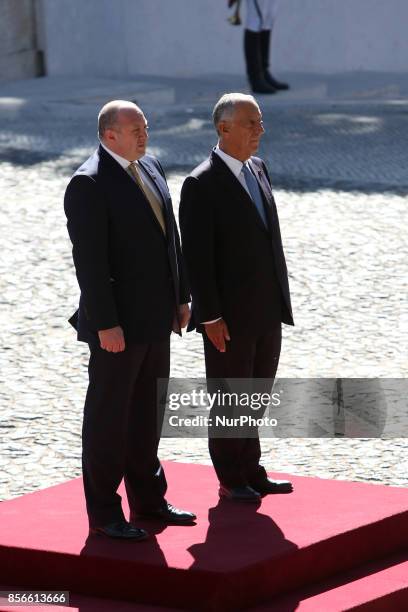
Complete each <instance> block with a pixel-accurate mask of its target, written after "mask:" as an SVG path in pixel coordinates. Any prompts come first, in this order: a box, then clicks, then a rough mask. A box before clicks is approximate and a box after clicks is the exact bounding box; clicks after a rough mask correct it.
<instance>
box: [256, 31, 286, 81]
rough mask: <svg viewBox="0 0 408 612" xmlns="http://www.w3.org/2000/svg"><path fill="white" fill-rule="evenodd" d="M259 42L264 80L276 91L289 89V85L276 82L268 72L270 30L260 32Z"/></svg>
mask: <svg viewBox="0 0 408 612" xmlns="http://www.w3.org/2000/svg"><path fill="white" fill-rule="evenodd" d="M260 40H261V58H262V60H261V61H262V72H263V78H264V80H265V81H266V82H267V83H268V84H269V85H271V86H272V87H274V88H275V90H276V89H281V90H284V89H289V85H288V84H287V83H282V82H281V81H277V80H276V79H275V78H274V77H273V76H272V75H271V73H270V72H269V49H270V42H271V30H262V31H261V32H260Z"/></svg>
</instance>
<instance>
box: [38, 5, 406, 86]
mask: <svg viewBox="0 0 408 612" xmlns="http://www.w3.org/2000/svg"><path fill="white" fill-rule="evenodd" d="M42 5H43V9H44V30H45V38H46V41H47V49H46V51H47V69H48V74H50V75H75V76H81V75H82V76H86V75H92V76H113V77H119V78H126V77H129V76H137V75H141V74H150V75H160V76H185V77H188V76H200V75H205V74H214V73H220V74H241V73H242V72H243V70H244V63H243V53H242V28H241V27H233V26H231V25H229V24H228V23H227V17H228V10H227V0H42ZM243 14H245V1H244V2H243ZM61 15H63V17H64V18H63V19H61ZM407 23H408V1H407V0H281V5H280V12H279V15H278V22H277V26H276V32H275V34H274V41H273V43H274V44H273V50H272V53H273V58H274V61H273V65H274V68H276V70H277V71H278V72H279V71H290V72H303V73H328V74H333V73H336V72H337V73H338V72H349V71H378V72H388V71H395V72H406V67H407V65H408V37H407V35H406V27H407Z"/></svg>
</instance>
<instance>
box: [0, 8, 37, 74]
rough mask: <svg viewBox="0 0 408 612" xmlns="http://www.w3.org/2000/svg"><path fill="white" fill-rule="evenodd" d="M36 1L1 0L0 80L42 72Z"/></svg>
mask: <svg viewBox="0 0 408 612" xmlns="http://www.w3.org/2000/svg"><path fill="white" fill-rule="evenodd" d="M36 21H37V20H36V4H35V0H0V81H9V80H14V79H26V78H30V77H35V76H38V75H40V74H41V73H42V70H43V69H42V60H41V57H42V54H41V52H40V51H39V50H38V48H37V47H38V45H37V26H36Z"/></svg>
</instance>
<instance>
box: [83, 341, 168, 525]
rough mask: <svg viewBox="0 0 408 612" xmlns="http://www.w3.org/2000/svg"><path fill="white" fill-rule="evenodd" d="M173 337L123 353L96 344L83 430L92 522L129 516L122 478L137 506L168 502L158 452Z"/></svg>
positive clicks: (146, 507)
mask: <svg viewBox="0 0 408 612" xmlns="http://www.w3.org/2000/svg"><path fill="white" fill-rule="evenodd" d="M169 367H170V341H169V340H166V341H164V342H156V343H152V344H127V345H126V349H125V350H124V351H123V352H121V353H111V352H108V351H105V350H103V349H101V348H100V346H98V345H96V344H95V345H90V359H89V367H88V372H89V386H88V391H87V396H86V400H85V407H84V420H83V430H82V469H83V480H84V489H85V498H86V505H87V511H88V517H89V524H90V526H91V527H95V526H102V525H107V524H109V523H112V522H116V521H119V520H122V519H123V518H124V515H123V511H122V507H121V497H120V495H118V493H117V489H118V487H119V484H120V482H121V480H122V479H124V482H125V486H126V493H127V497H128V502H129V506H130V509H131V511H133V512H135V513H137V512H145V511H146V512H147V511H149V510H153V509H158V508H160V507H162V506H163V507H164V504H165V502H164V495H165V492H166V489H167V483H166V478H165V474H164V471H163V468H162V466H161V465H160V462H159V459H158V457H157V449H158V445H159V440H160V431H161V425H162V419H163V408H162V405H161V403H160V402H158V394H157V379H158V378H163V379H168V376H169Z"/></svg>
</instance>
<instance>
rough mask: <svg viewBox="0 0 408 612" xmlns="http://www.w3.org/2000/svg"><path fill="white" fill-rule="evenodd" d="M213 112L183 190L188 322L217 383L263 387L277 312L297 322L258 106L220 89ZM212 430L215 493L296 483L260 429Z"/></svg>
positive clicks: (271, 367)
mask: <svg viewBox="0 0 408 612" xmlns="http://www.w3.org/2000/svg"><path fill="white" fill-rule="evenodd" d="M213 119H214V124H215V127H216V130H217V133H218V136H219V141H218V145H217V147H216V148H215V149H214V150H213V152H212V153H211V156H210V158H209V159H208V160H206V161H205V162H203V163H202V164H201V165H200V166H198V167H197V168H196V169H195V170H194V171H193V172H192V173H191V175H190V176H189V177H187V179H186V180H185V182H184V184H183V188H182V192H181V203H180V228H181V234H182V244H183V252H184V256H185V260H186V264H187V272H188V276H189V281H190V284H191V292H192V296H193V308H192V319H191V322H190V326H189V329H194V328H196V329H197V331H202V332H203V341H204V352H205V364H206V375H207V385H209V386H210V387H211V389H212V391H213V392H216V391H217V390H218V391H219V390H225V389H227V390H228V388H229V387H228V385H229V383H228V382H227V383H225V380H226V379H251V380H252V383H253V386H252V389H258V390H259V389H260V388H262V387H263V390H266V389H265V387H264V385H265V381H266V382H267V383H268V384H269V390H270V387H271V386H272V383H273V379H274V377H275V374H276V369H277V366H278V361H279V355H280V348H281V322H282V321H283V322H284V323H287V324H289V325H293V317H292V310H291V303H290V296H289V284H288V276H287V270H286V263H285V257H284V253H283V248H282V242H281V236H280V230H279V221H278V216H277V211H276V206H275V202H274V199H273V195H272V190H271V184H270V179H269V175H268V171H267V169H266V166H265V164H264V162H263V161H262V160H261V159H259V158H257V157H252V155H253V154H254V153H255V152H256V151H257V149H258V145H259V140H260V137H261V136H262V134H263V133H264V128H263V123H262V115H261V111H260V109H259V106H258V104H257V102H256V100H255V99H254V98H253V97H252V96H247V95H244V94H225V95H224V96H223V97H222V98H221V99H220V100H219V101H218V102H217V104H216V105H215V108H214V112H213ZM256 379H257V380H258V381H259V384H257V383H256ZM260 379H262V381H260ZM220 381H221V383H220ZM222 381H224V382H222ZM220 385H221V386H220ZM259 385H260V386H259ZM217 411H218V412H217ZM219 411H220V406H215V410H214V409H212V412H211V413H210V417H211V419H212V421H213V423H214V420H215V419H214V417H215V416H216V415H217V414H218V413H219ZM256 416H257V417H259V414H257V415H256ZM209 433H210V437H209V451H210V455H211V459H212V461H213V464H214V467H215V470H216V473H217V476H218V478H219V481H220V496H221V497H225V498H228V499H231V500H235V501H254V502H258V501H259V499H260V496H261V495H265V494H268V493H286V492H290V491H291V490H292V485H291V483H289V482H287V481H272V480H271V479H270V478H268V477H267V474H266V471H265V469H264V468H263V467H262V466H261V465H260V457H261V450H260V443H259V436H258V432H257V430H255V432H254V431H252V432H251V435H250V436H248V437H246V436H242V435H241V436H240V435H239V434H238V433H237V434H236V435H235V436H234V437H231V436H230V435H228V436H227V433H228V432H226V435H225V436H224V437H218V436H219V434H214V435H213V436H212V435H211V432H209Z"/></svg>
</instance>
